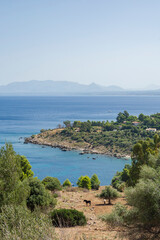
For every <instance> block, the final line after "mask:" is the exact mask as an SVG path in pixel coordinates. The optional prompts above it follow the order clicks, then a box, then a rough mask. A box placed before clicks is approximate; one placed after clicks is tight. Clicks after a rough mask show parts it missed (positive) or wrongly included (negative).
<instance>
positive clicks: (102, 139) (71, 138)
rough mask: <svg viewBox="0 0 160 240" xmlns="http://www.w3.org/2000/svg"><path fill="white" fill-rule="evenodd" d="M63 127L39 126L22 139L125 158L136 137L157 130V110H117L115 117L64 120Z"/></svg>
mask: <svg viewBox="0 0 160 240" xmlns="http://www.w3.org/2000/svg"><path fill="white" fill-rule="evenodd" d="M64 124H65V128H61V125H60V126H59V127H60V128H58V129H49V130H44V129H42V130H41V133H39V134H36V135H33V136H31V137H29V138H26V139H25V143H33V144H40V145H47V146H51V147H59V148H61V149H62V150H64V151H66V150H80V151H81V154H84V153H97V154H106V155H110V156H114V157H117V158H128V157H130V155H131V151H132V147H133V146H134V144H136V143H137V142H138V141H140V140H145V139H147V138H152V139H153V137H154V135H155V133H157V134H160V133H159V130H160V114H159V113H157V114H154V115H151V116H145V115H143V114H140V115H139V117H136V116H132V115H129V113H128V112H127V111H124V113H121V112H120V113H119V114H118V116H117V121H115V122H113V121H112V122H108V121H106V122H105V121H103V122H100V121H97V122H96V121H92V122H91V121H89V120H88V121H87V122H80V121H74V122H73V123H71V122H70V121H64Z"/></svg>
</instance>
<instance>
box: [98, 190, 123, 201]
mask: <svg viewBox="0 0 160 240" xmlns="http://www.w3.org/2000/svg"><path fill="white" fill-rule="evenodd" d="M99 197H100V198H103V199H108V204H109V205H110V204H111V200H113V199H116V198H118V197H119V193H118V191H117V190H116V189H114V188H112V187H110V186H106V187H105V189H104V190H102V192H101V194H100V195H99Z"/></svg>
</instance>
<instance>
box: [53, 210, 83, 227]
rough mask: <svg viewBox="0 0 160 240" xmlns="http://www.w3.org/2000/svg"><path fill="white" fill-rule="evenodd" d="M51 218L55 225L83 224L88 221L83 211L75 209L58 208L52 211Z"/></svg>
mask: <svg viewBox="0 0 160 240" xmlns="http://www.w3.org/2000/svg"><path fill="white" fill-rule="evenodd" d="M51 220H52V223H53V225H54V226H55V227H74V226H83V225H85V224H86V223H87V221H86V217H85V216H84V214H83V212H79V211H77V210H75V209H63V208H62V209H58V210H57V209H56V210H54V211H53V212H52V213H51Z"/></svg>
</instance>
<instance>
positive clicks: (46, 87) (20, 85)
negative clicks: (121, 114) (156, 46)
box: [0, 80, 123, 96]
mask: <svg viewBox="0 0 160 240" xmlns="http://www.w3.org/2000/svg"><path fill="white" fill-rule="evenodd" d="M117 91H118V92H120V91H123V89H122V88H121V87H118V86H108V87H105V86H101V85H98V84H95V83H92V84H90V85H85V84H79V83H76V82H67V81H52V80H46V81H38V80H32V81H28V82H13V83H10V84H8V85H5V86H0V95H36V96H37V95H44V96H46V95H49V96H57V95H81V94H82V95H83V94H85V95H86V94H100V93H103V92H117Z"/></svg>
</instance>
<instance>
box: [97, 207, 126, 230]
mask: <svg viewBox="0 0 160 240" xmlns="http://www.w3.org/2000/svg"><path fill="white" fill-rule="evenodd" d="M127 215H128V210H127V208H126V206H124V205H121V204H120V203H117V204H116V205H115V207H114V208H113V210H112V212H111V213H109V214H104V215H102V216H100V219H101V220H102V221H104V222H107V223H109V224H110V225H111V226H116V225H123V224H124V222H125V219H127Z"/></svg>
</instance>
